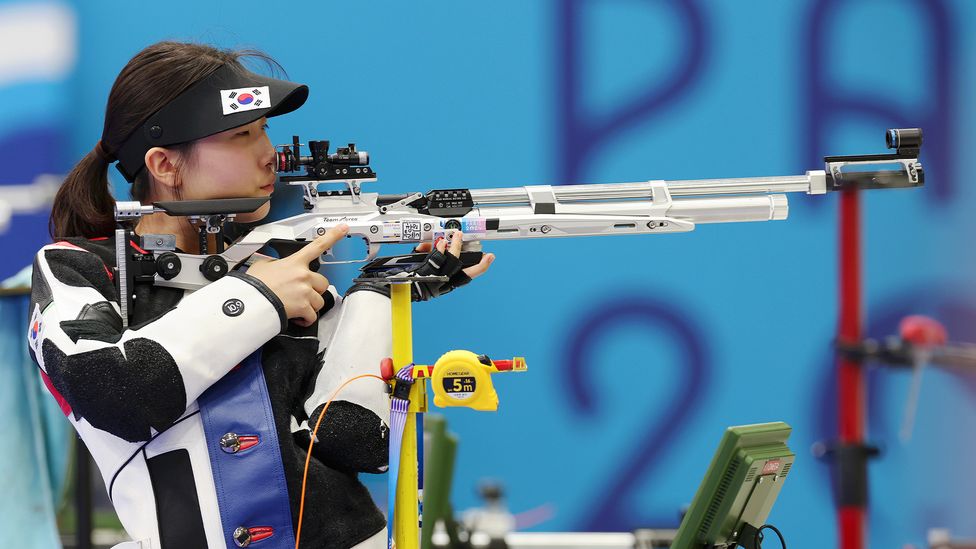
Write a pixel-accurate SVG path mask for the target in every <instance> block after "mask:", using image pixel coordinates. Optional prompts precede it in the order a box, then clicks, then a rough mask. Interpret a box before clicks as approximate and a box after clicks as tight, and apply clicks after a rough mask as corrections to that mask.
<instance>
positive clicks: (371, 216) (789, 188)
mask: <svg viewBox="0 0 976 549" xmlns="http://www.w3.org/2000/svg"><path fill="white" fill-rule="evenodd" d="M885 141H886V144H887V148H888V149H892V150H893V151H894V152H890V153H887V154H868V155H854V156H828V157H826V158H824V163H825V169H824V170H812V171H808V172H807V173H806V174H805V175H797V176H783V177H754V178H733V179H702V180H682V181H640V182H635V183H610V184H592V185H564V186H549V185H531V186H525V187H506V188H495V189H465V188H451V189H438V190H432V191H429V192H427V193H420V192H415V193H410V194H400V195H381V194H378V193H368V192H363V185H364V184H365V183H371V182H374V181H376V172H374V171H373V170H372V168H371V167H370V166H369V155H368V153H366V152H365V151H359V150H357V149H356V146H355V144H349V146H348V147H341V148H338V149H337V150H336V152H335V153H330V152H329V142H328V141H311V142H309V143H308V149H309V151H310V154H309V155H307V156H306V155H303V154H302V151H301V148H302V146H303V144H302V143H300V142H299V138H298V137H297V136H296V137H294V140H293V142H292V144H290V145H282V146H280V147H279V149H280V151H279V152H277V153H276V162H277V170H278V173H279V174H281V175H280V181H281V182H282V183H286V184H289V185H298V186H301V187H302V189H303V196H304V198H303V202H304V209H305V211H304V213H301V214H298V215H295V216H292V217H288V218H286V219H282V220H280V221H274V222H270V223H266V224H263V225H260V226H257V227H255V228H254V229H252V230H251V231H250V232H249V233H247V234H246V235H245V236H243V237H242V238H240V239H239V240H237V241H236V242H234V243H233V244H231V245H229V246H227V247H226V249H225V247H224V241H223V238H222V234H223V230H224V223H225V222H227V221H232V220H233V219H234V216H235V215H236V214H240V213H246V212H252V211H255V210H256V209H258V208H259V207H261V206H262V205H263V204H264V203H265V202H267V201H268V200H269V198H267V197H265V198H234V199H218V200H192V201H175V202H155V203H153V204H151V205H143V204H141V203H139V202H117V203H116V211H115V218H116V221H117V222H118V223H119V229H118V230H117V231H116V253H117V255H118V258H117V259H118V269H119V276H116V280H117V281H118V284H119V295H120V296H123V295H124V296H128V299H124V300H121V301H122V302H121V303H120V305H121V308H122V317H123V318H127V314H128V313H127V311H128V310H129V309H130V308H131V305H132V300H131V296H132V288H133V287H134V284H135V283H152V284H155V285H158V286H170V287H176V288H184V289H197V288H200V287H202V286H204V285H206V284H208V283H210V282H212V281H214V280H217V279H219V278H220V277H222V276H224V275H225V274H227V273H228V272H229V271H230V270H233V269H235V268H237V267H239V266H241V265H242V264H245V263H246V262H247V261H248V260H249V259H250V258H251V257H252V256H254V254H255V253H256V252H258V251H259V250H260V249H262V248H264V247H265V246H269V245H270V246H273V247H274V246H277V247H278V248H279V250H285V251H284V252H282V253H288V250H289V249H290V250H294V249H297V248H298V247H301V246H303V245H304V243H306V242H308V241H311V240H313V239H314V238H315V237H317V236H318V235H321V234H324V233H325V232H326V231H327V230H329V229H330V228H332V227H334V226H336V225H339V224H341V223H345V224H347V225H348V226H349V232H348V236H349V237H359V238H361V239H362V240H363V242H364V244H365V254H364V256H363V258H362V259H358V260H356V261H354V262H361V263H364V266H363V267H362V270H363V271H381V270H384V269H390V268H394V267H402V266H404V265H405V264H406V265H408V264H411V263H416V262H419V261H420V260H421V259H422V258H423V257H424V254H408V255H401V256H394V257H378V255H379V250H380V246H381V245H383V244H396V243H410V244H418V243H421V242H432V241H434V240H436V239H437V238H438V237H449V236H450V235H451V234H452V233H453V232H455V231H458V230H460V231H462V232H463V233H464V240H465V242H464V252H462V257H461V260H462V262H463V263H464V264H465V265H466V266H467V265H473V264H475V263H476V262H477V261H478V260H480V257H481V251H480V250H481V242H482V241H486V240H512V239H531V238H555V237H570V236H602V235H628V234H662V233H675V232H688V231H691V230H694V228H695V225H697V224H700V223H732V222H743V221H770V220H782V219H786V217H787V213H788V201H787V197H786V194H784V193H791V192H803V193H807V194H825V193H827V192H832V191H842V190H845V189H890V188H907V187H919V186H921V185H922V184H923V183H924V173H923V171H922V165H921V164H920V163H919V161H918V155H919V150H920V148H921V145H922V131H921V130H920V129H917V128H912V129H892V130H887V132H886V133H885ZM324 185H332V186H333V187H332V188H330V189H328V190H322V189H321V187H322V186H324ZM157 212H165V213H166V214H168V215H173V216H184V217H186V218H187V219H189V220H190V222H191V223H193V224H194V225H195V226H196V227H197V228H198V230H199V232H200V245H201V253H200V254H186V253H180V252H177V251H176V246H175V238H174V237H173V236H172V235H155V234H145V235H141V236H138V237H137V236H136V235H135V234H134V232H133V230H132V228H133V225H134V223H135V222H136V221H137V220H138V219H139V218H140V217H141V216H144V215H149V214H153V213H157ZM211 233H213V234H216V235H217V249H216V250H215V253H208V250H207V235H208V234H211ZM130 241H131V242H132V243H134V244H137V245H138V246H139V248H138V249H137V250H135V247H133V246H130V245H128V244H127V243H129V242H130ZM324 257H325V258H326V261H324V263H327V264H328V263H337V262H338V261H329V260H328V259H329V255H328V254H327V255H326V256H324ZM342 263H349V261H344V262H342Z"/></svg>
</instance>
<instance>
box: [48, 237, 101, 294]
mask: <svg viewBox="0 0 976 549" xmlns="http://www.w3.org/2000/svg"><path fill="white" fill-rule="evenodd" d="M44 259H45V260H46V261H47V264H48V267H50V268H51V274H53V275H54V278H56V279H58V281H59V282H61V283H63V284H67V285H68V286H78V287H89V288H95V290H97V291H98V293H100V294H102V297H104V298H105V299H106V300H107V301H118V297H117V295H116V291H115V284H114V283H113V282H112V281H111V280H110V279H109V277H108V273H106V272H105V264H104V263H102V260H101V259H99V258H98V256H97V255H95V254H93V253H91V252H79V251H78V250H59V249H55V250H45V251H44Z"/></svg>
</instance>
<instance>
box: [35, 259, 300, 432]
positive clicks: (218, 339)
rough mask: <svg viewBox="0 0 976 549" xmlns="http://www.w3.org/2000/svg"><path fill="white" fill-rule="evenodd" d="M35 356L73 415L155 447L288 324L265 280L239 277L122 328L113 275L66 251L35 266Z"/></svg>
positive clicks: (50, 385) (99, 263) (98, 261)
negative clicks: (158, 434)
mask: <svg viewBox="0 0 976 549" xmlns="http://www.w3.org/2000/svg"><path fill="white" fill-rule="evenodd" d="M30 315H31V321H30V326H29V327H28V334H27V339H28V346H29V348H30V353H31V356H32V358H34V361H35V362H37V364H38V366H39V367H40V369H41V374H42V377H43V378H44V382H45V383H46V384H47V386H48V388H49V389H50V390H51V392H52V393H53V394H54V396H55V398H57V399H58V402H59V404H61V407H62V410H63V411H64V412H65V414H66V415H67V414H71V415H73V418H74V419H75V421H81V420H85V421H87V422H88V423H89V424H91V425H92V426H93V427H95V428H98V429H101V430H104V431H107V432H109V433H111V434H113V435H115V436H117V437H119V438H122V439H124V440H127V441H129V442H137V441H143V440H148V439H149V438H150V437H151V436H152V434H153V430H155V431H160V430H162V429H164V428H166V427H168V426H169V425H170V424H172V422H173V421H175V420H177V419H179V417H180V416H181V415H182V414H183V413H184V412H185V411H186V409H187V407H188V405H189V404H190V403H193V402H194V401H195V400H196V399H197V397H199V396H200V394H201V393H203V391H205V390H206V389H207V388H208V387H210V386H211V385H212V384H213V383H214V382H216V381H217V380H219V379H220V378H221V377H223V375H224V374H226V373H227V372H228V371H229V370H230V369H231V368H233V367H234V366H236V365H237V364H239V363H240V362H241V360H242V359H244V358H245V357H246V356H247V355H249V354H250V353H251V352H253V351H254V350H255V349H257V348H258V347H260V346H261V345H262V344H263V343H264V342H266V341H267V340H269V339H270V338H272V337H273V336H274V335H275V334H277V333H279V332H280V331H281V329H282V326H283V325H284V323H285V322H286V319H285V318H284V308H283V307H282V306H281V303H280V301H278V299H277V297H276V296H275V295H274V294H273V293H271V292H270V290H268V289H267V287H265V286H264V284H262V283H261V282H260V281H259V280H257V279H256V278H254V277H250V276H248V275H245V274H237V273H234V274H232V275H229V276H225V277H224V278H222V279H220V280H218V281H216V282H214V283H212V284H209V285H207V286H205V287H204V288H202V289H200V290H198V291H196V292H194V293H192V294H189V295H187V296H185V297H184V298H183V299H182V300H181V301H179V303H178V304H177V305H176V306H175V307H174V308H172V309H170V310H169V311H166V312H165V313H163V314H162V315H160V316H158V317H157V318H155V319H154V320H152V321H151V322H148V323H145V324H142V325H140V326H136V327H130V328H127V329H123V328H122V319H121V316H120V314H119V305H118V296H117V292H116V290H115V286H114V283H113V281H112V275H111V273H110V271H109V270H108V269H107V268H106V267H105V265H104V264H103V263H102V261H101V259H100V258H99V257H98V256H97V255H95V254H94V253H91V252H88V251H86V250H83V249H81V248H77V247H75V246H72V245H70V244H67V243H59V244H52V245H49V246H45V247H44V248H42V249H41V251H40V252H38V254H37V256H36V258H35V261H34V273H33V281H32V288H31V311H30Z"/></svg>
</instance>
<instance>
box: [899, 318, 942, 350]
mask: <svg viewBox="0 0 976 549" xmlns="http://www.w3.org/2000/svg"><path fill="white" fill-rule="evenodd" d="M898 332H899V333H900V334H901V338H902V339H904V340H905V341H908V342H910V343H912V344H913V345H919V346H922V347H932V346H935V345H945V343H946V341H948V337H947V335H946V329H945V327H944V326H943V325H942V324H940V323H939V322H938V321H936V320H935V319H932V318H929V317H927V316H922V315H912V316H906V317H905V318H903V319H902V320H901V324H899V325H898Z"/></svg>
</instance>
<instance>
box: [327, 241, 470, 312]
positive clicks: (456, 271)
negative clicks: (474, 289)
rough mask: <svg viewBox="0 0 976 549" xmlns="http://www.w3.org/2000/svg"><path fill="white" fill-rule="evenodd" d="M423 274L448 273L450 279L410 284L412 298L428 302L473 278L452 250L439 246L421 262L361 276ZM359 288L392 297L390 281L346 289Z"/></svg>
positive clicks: (402, 276) (357, 283) (387, 276)
mask: <svg viewBox="0 0 976 549" xmlns="http://www.w3.org/2000/svg"><path fill="white" fill-rule="evenodd" d="M420 276H446V277H448V280H447V281H446V282H440V281H426V282H415V283H413V284H412V285H411V300H412V301H427V300H428V299H432V298H435V297H438V296H441V295H444V294H446V293H448V292H450V291H451V290H453V289H454V288H458V287H460V286H464V285H465V284H467V283H468V282H471V277H469V276H468V275H466V274H464V271H463V270H462V269H461V260H460V259H458V258H457V257H456V256H454V255H451V254H450V253H443V252H440V251H438V250H437V249H434V250H433V251H431V252H430V253H429V254H427V257H426V258H425V259H424V261H423V262H421V263H419V264H416V265H413V266H411V267H406V268H403V267H400V268H393V269H389V270H385V271H375V272H364V273H362V274H361V275H360V278H375V279H385V278H405V277H406V278H410V277H420ZM360 290H368V291H371V292H377V293H381V294H383V295H385V296H387V297H389V296H390V286H389V284H381V283H372V282H370V281H368V280H366V281H360V282H356V283H355V284H353V286H352V287H351V288H349V289H348V290H347V291H346V295H347V296H348V295H349V294H351V293H354V292H358V291H360Z"/></svg>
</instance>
